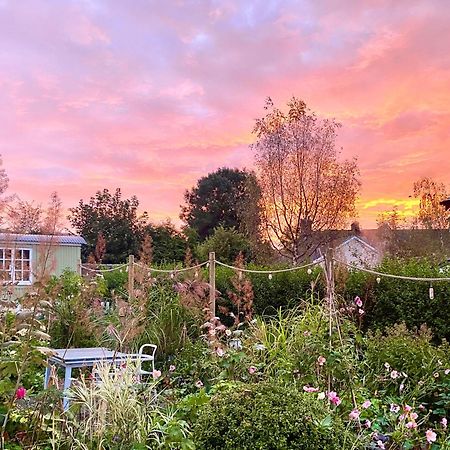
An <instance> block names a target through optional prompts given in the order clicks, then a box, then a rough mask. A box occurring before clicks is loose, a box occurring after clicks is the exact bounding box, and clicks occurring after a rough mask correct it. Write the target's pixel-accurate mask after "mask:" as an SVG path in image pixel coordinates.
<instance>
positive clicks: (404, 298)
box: [338, 259, 450, 341]
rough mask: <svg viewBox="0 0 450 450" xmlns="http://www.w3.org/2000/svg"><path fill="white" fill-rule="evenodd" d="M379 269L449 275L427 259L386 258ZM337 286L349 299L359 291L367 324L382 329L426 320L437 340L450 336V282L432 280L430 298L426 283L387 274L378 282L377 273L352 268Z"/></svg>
mask: <svg viewBox="0 0 450 450" xmlns="http://www.w3.org/2000/svg"><path fill="white" fill-rule="evenodd" d="M377 270H379V271H380V272H383V273H391V274H397V275H405V276H412V277H414V276H416V277H417V276H418V277H445V276H449V275H448V272H446V271H445V270H442V269H440V268H439V267H438V266H436V265H432V264H430V262H429V261H427V260H425V259H407V260H404V259H385V260H384V261H383V263H382V264H381V265H380V266H379V267H378V268H377ZM338 289H339V291H340V292H341V293H342V295H343V296H344V297H345V298H346V299H347V300H351V299H352V298H354V297H355V295H360V297H361V299H362V300H363V308H364V311H365V312H366V314H365V318H364V327H366V328H371V329H376V328H379V329H383V328H385V327H387V326H390V325H394V324H396V323H399V322H404V323H405V324H406V326H407V327H408V328H411V329H412V328H417V329H418V328H420V326H421V325H422V324H426V325H427V326H428V328H430V329H431V331H432V333H433V336H434V338H435V339H436V340H437V341H439V340H441V339H443V338H447V339H449V338H450V328H449V324H450V310H449V308H447V303H448V299H449V298H450V284H449V283H433V291H434V298H433V299H430V296H429V289H430V285H429V284H427V283H424V282H417V281H404V280H397V279H390V278H385V277H382V278H381V279H380V282H379V283H378V282H377V281H376V277H375V276H372V275H363V274H361V273H357V272H354V273H353V272H350V273H348V274H347V275H346V277H345V278H344V281H343V282H342V283H340V286H339V288H338ZM436 311H439V314H436Z"/></svg>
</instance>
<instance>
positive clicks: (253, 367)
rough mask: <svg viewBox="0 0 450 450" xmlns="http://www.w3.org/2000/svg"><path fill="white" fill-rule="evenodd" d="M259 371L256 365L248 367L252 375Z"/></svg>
mask: <svg viewBox="0 0 450 450" xmlns="http://www.w3.org/2000/svg"><path fill="white" fill-rule="evenodd" d="M257 371H258V369H257V368H256V367H255V366H250V367H249V368H248V373H249V374H250V375H253V374H254V373H256V372H257Z"/></svg>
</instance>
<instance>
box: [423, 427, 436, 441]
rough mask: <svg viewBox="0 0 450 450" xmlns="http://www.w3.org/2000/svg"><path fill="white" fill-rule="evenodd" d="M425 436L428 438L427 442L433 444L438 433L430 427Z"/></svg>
mask: <svg viewBox="0 0 450 450" xmlns="http://www.w3.org/2000/svg"><path fill="white" fill-rule="evenodd" d="M425 437H426V438H427V442H428V443H429V444H431V443H432V442H436V437H437V436H436V433H435V432H434V431H433V430H432V429H431V428H428V430H427V432H426V433H425Z"/></svg>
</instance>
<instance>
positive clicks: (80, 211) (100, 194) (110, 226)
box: [69, 188, 147, 264]
mask: <svg viewBox="0 0 450 450" xmlns="http://www.w3.org/2000/svg"><path fill="white" fill-rule="evenodd" d="M138 207H139V200H138V199H137V197H136V196H132V197H131V198H129V199H123V198H122V193H121V191H120V189H119V188H118V189H116V191H115V192H114V193H111V192H110V191H109V190H108V189H103V191H97V192H96V194H95V195H94V196H93V197H91V198H90V200H89V202H87V203H84V201H83V200H80V202H79V203H78V206H77V207H76V208H70V215H69V220H70V223H71V224H72V226H73V227H74V228H75V229H76V230H77V232H78V233H79V234H81V235H82V236H83V237H84V238H85V239H86V242H87V244H88V245H87V246H86V248H83V257H84V258H86V257H87V255H89V254H90V253H93V252H94V251H95V246H96V243H97V240H98V237H99V236H100V235H102V236H103V238H104V239H105V242H106V249H105V253H104V256H103V262H105V263H113V264H115V263H122V262H125V261H126V258H127V256H128V255H130V254H134V255H137V254H138V253H139V250H140V245H141V241H142V238H143V230H144V227H145V225H146V224H147V213H145V212H144V213H143V214H139V212H138Z"/></svg>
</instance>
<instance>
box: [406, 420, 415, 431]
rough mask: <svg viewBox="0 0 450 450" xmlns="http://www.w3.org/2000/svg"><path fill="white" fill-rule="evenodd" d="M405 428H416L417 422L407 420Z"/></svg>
mask: <svg viewBox="0 0 450 450" xmlns="http://www.w3.org/2000/svg"><path fill="white" fill-rule="evenodd" d="M406 428H409V429H410V430H411V429H412V428H417V423H416V422H414V420H411V422H408V423H407V424H406Z"/></svg>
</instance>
